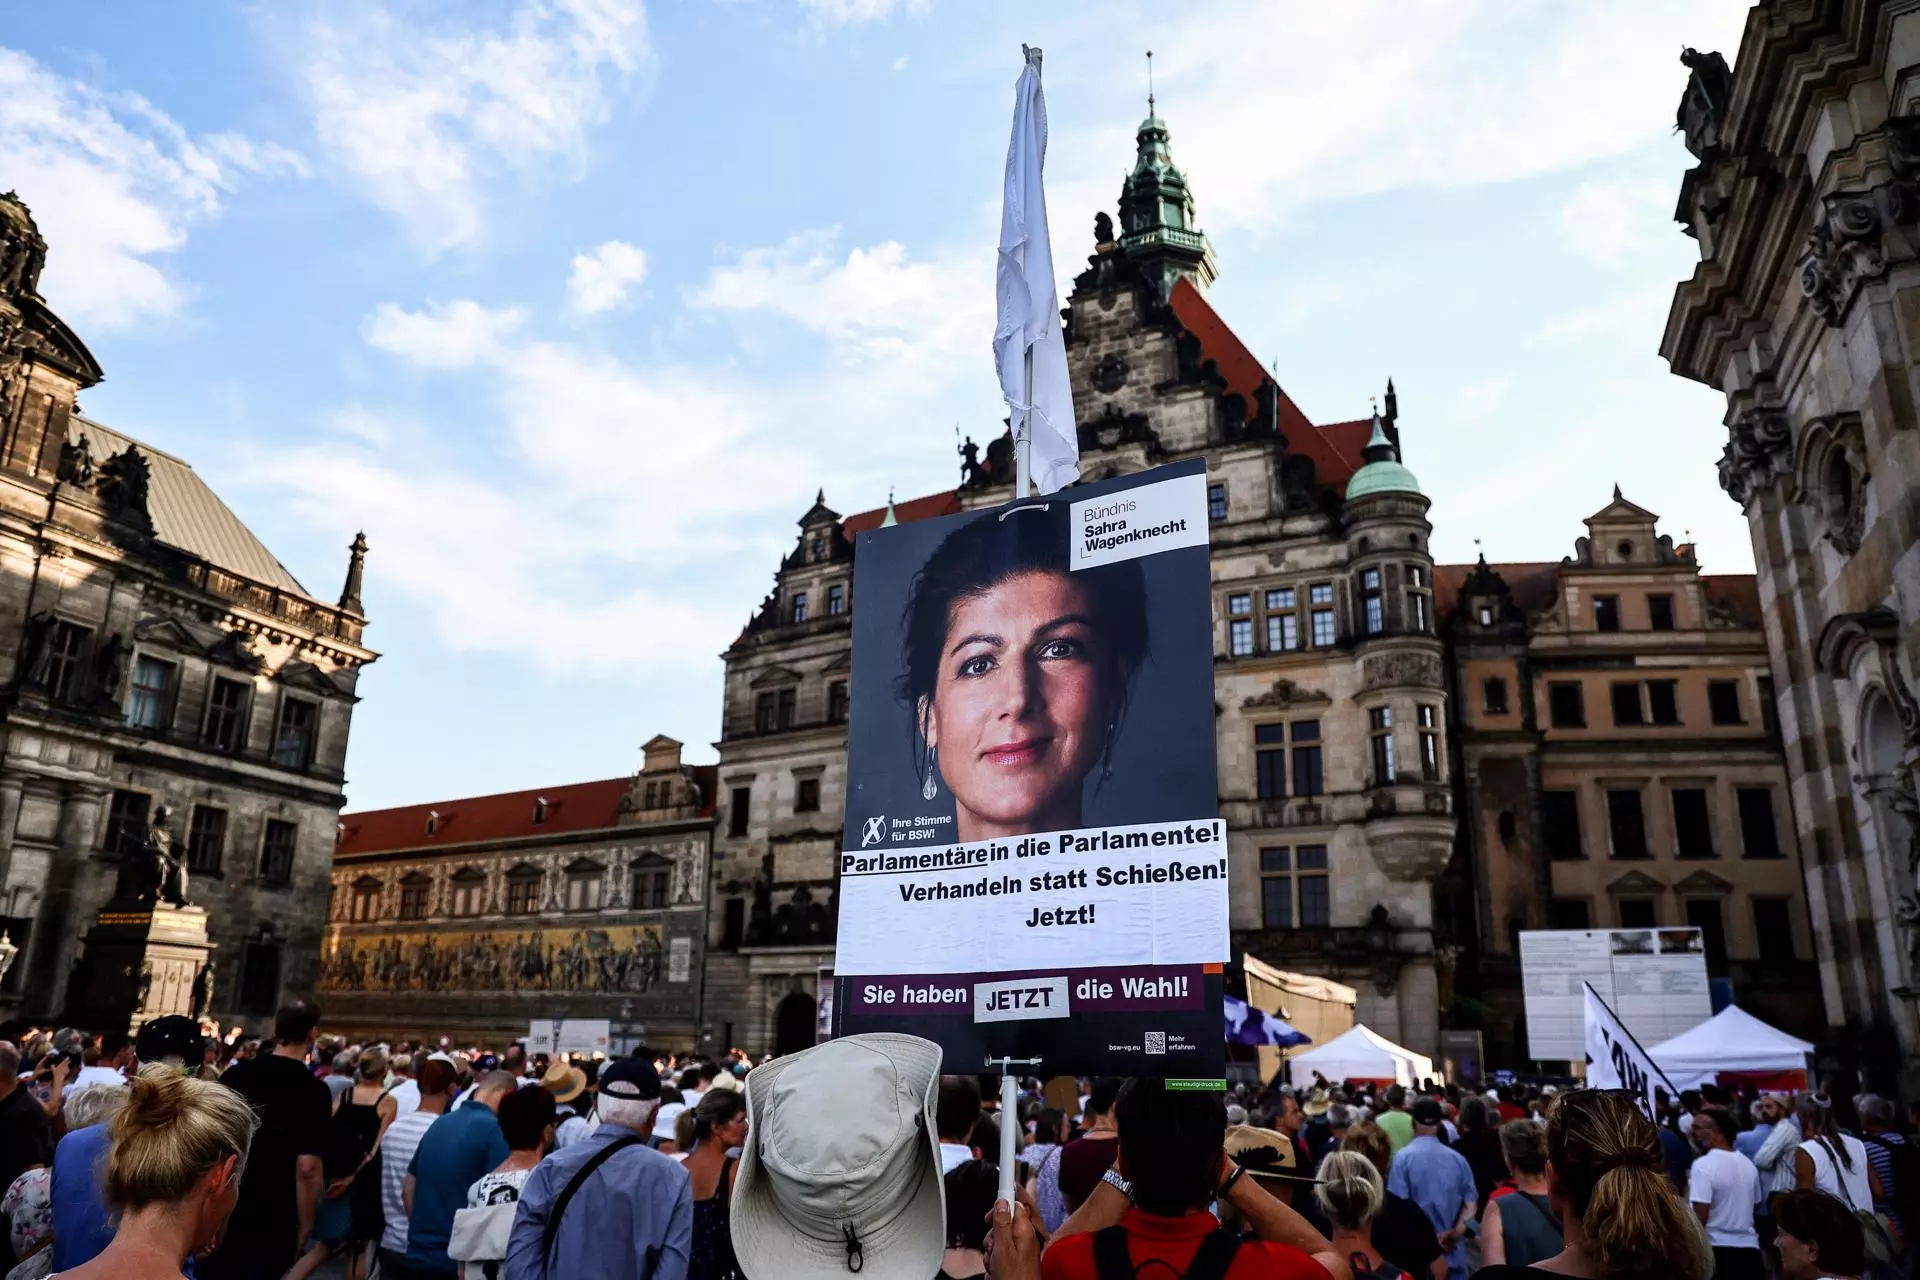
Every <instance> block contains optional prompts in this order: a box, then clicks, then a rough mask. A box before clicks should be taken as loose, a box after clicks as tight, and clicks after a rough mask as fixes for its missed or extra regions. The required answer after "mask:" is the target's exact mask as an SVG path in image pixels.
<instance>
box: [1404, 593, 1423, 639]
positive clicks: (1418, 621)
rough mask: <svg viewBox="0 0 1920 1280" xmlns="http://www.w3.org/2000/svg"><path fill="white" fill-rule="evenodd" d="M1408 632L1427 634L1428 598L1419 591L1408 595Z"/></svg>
mask: <svg viewBox="0 0 1920 1280" xmlns="http://www.w3.org/2000/svg"><path fill="white" fill-rule="evenodd" d="M1407 630H1409V631H1415V632H1418V633H1420V634H1421V635H1425V634H1426V632H1427V598H1426V596H1424V595H1422V594H1421V593H1420V592H1418V591H1412V592H1409V593H1408V594H1407Z"/></svg>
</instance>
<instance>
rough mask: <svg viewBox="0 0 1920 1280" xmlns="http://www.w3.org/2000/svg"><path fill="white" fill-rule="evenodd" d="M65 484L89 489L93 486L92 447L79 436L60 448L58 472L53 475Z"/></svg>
mask: <svg viewBox="0 0 1920 1280" xmlns="http://www.w3.org/2000/svg"><path fill="white" fill-rule="evenodd" d="M55 474H57V475H58V476H59V477H60V479H61V480H62V481H64V482H66V483H67V484H72V485H78V486H80V487H81V488H83V489H85V488H89V487H91V486H92V484H93V446H92V445H90V444H88V443H87V438H86V437H85V436H81V437H80V439H79V440H77V441H69V442H68V443H66V444H63V445H61V446H60V464H59V470H58V471H57V472H56V473H55Z"/></svg>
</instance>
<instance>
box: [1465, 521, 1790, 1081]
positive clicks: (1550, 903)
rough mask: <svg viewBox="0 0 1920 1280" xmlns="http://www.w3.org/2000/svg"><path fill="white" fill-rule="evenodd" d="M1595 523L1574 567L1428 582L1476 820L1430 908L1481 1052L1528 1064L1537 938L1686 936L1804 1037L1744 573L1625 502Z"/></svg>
mask: <svg viewBox="0 0 1920 1280" xmlns="http://www.w3.org/2000/svg"><path fill="white" fill-rule="evenodd" d="M1586 526H1587V534H1586V536H1585V537H1582V538H1580V539H1578V540H1577V541H1576V542H1575V544H1574V552H1573V554H1572V555H1570V556H1568V557H1566V558H1565V559H1563V560H1559V561H1549V562H1544V563H1533V564H1498V565H1490V564H1488V563H1487V562H1486V561H1485V560H1484V559H1483V560H1481V561H1480V563H1479V564H1477V565H1441V566H1439V567H1438V568H1437V569H1436V570H1435V573H1434V576H1435V583H1436V592H1437V595H1438V600H1437V605H1436V607H1437V609H1438V611H1439V615H1440V618H1441V620H1442V622H1441V625H1442V630H1443V632H1444V634H1445V635H1446V638H1447V646H1448V657H1449V663H1448V667H1449V676H1450V684H1451V688H1452V693H1453V698H1452V705H1453V708H1454V716H1455V723H1454V726H1453V738H1454V742H1455V751H1456V754H1457V770H1456V773H1455V782H1456V787H1457V791H1458V794H1459V795H1460V797H1461V813H1462V814H1463V815H1464V816H1463V820H1462V822H1461V831H1460V844H1459V852H1458V855H1457V857H1456V861H1455V863H1454V865H1453V867H1452V868H1451V869H1450V872H1449V875H1448V876H1447V877H1446V879H1445V880H1443V881H1442V885H1441V888H1440V892H1439V897H1438V902H1437V905H1436V908H1435V909H1436V912H1437V913H1438V914H1439V916H1440V922H1439V923H1440V927H1441V931H1442V934H1443V936H1444V937H1445V938H1446V939H1447V940H1448V941H1450V942H1452V943H1453V944H1454V945H1457V946H1460V947H1461V948H1462V951H1461V955H1460V964H1459V966H1458V985H1459V990H1460V991H1461V992H1462V993H1463V994H1465V995H1469V996H1472V997H1473V998H1474V999H1477V1000H1479V1001H1481V1002H1482V1003H1483V1004H1484V1005H1485V1006H1486V1012H1485V1013H1484V1014H1483V1015H1482V1017H1481V1021H1482V1022H1483V1023H1484V1035H1485V1038H1486V1051H1487V1056H1488V1060H1489V1061H1493V1062H1503V1063H1517V1062H1522V1061H1524V1060H1526V1058H1527V1057H1528V1053H1527V1035H1526V1023H1525V1010H1524V1002H1523V1000H1522V995H1521V984H1520V970H1519V944H1518V935H1519V933H1520V932H1521V931H1522V930H1526V929H1588V928H1592V929H1609V928H1633V927H1637V926H1654V925H1675V926H1680V925H1690V926H1694V927H1696V928H1699V929H1700V930H1701V931H1702V934H1703V941H1704V943H1705V949H1706V953H1707V967H1708V972H1709V974H1710V975H1712V976H1716V977H1722V978H1726V979H1727V980H1728V981H1729V983H1730V985H1731V993H1732V995H1733V996H1734V998H1735V999H1736V1000H1737V1001H1738V1003H1739V1004H1740V1006H1741V1007H1742V1008H1744V1009H1746V1010H1747V1011H1749V1012H1751V1013H1753V1014H1755V1015H1756V1016H1758V1017H1761V1018H1763V1019H1765V1020H1767V1021H1769V1022H1771V1023H1774V1024H1775V1025H1778V1026H1781V1027H1784V1028H1787V1029H1789V1030H1792V1031H1794V1032H1796V1033H1798V1034H1802V1035H1805V1036H1808V1037H1809V1038H1813V1037H1815V1036H1816V1034H1817V1033H1818V1032H1819V1031H1820V1029H1821V1025H1822V1023H1823V1021H1824V1020H1823V1018H1822V1016H1821V1010H1820V994H1819V991H1820V988H1819V980H1818V975H1817V972H1816V970H1815V966H1814V963H1813V940H1812V937H1811V934H1810V923H1809V920H1808V916H1807V910H1806V903H1805V901H1804V895H1803V892H1802V887H1801V886H1802V883H1803V879H1802V877H1803V866H1804V864H1803V861H1802V858H1801V847H1800V841H1799V838H1798V834H1797V833H1796V831H1795V829H1794V824H1793V818H1792V813H1791V810H1790V806H1789V804H1788V799H1787V765H1786V758H1785V753H1784V750H1783V746H1782V743H1781V738H1780V730H1779V724H1778V721H1777V719H1776V717H1775V714H1774V703H1775V700H1776V698H1775V690H1774V683H1773V677H1772V673H1771V668H1770V666H1769V664H1768V658H1767V646H1766V635H1765V633H1764V632H1763V631H1762V630H1761V626H1760V608H1759V599H1758V595H1757V592H1756V584H1755V581H1754V578H1753V575H1751V574H1743V575H1707V574H1703V573H1701V572H1700V567H1699V565H1698V564H1697V563H1696V562H1695V560H1694V555H1693V549H1692V548H1691V547H1689V546H1685V545H1683V546H1679V547H1675V546H1674V545H1673V540H1672V539H1671V538H1668V537H1664V536H1659V535H1657V534H1656V530H1655V517H1654V515H1653V514H1652V513H1651V512H1648V511H1646V510H1643V509H1642V508H1640V507H1638V506H1635V505H1634V504H1633V503H1631V502H1629V501H1627V500H1626V499H1625V498H1623V497H1622V496H1621V495H1620V492H1619V490H1618V489H1615V491H1614V498H1613V501H1612V502H1610V503H1608V504H1607V505H1606V506H1605V507H1603V508H1602V509H1601V510H1599V511H1597V512H1595V513H1594V514H1593V515H1592V516H1590V517H1588V518H1587V521H1586ZM1462 1021H1467V1020H1466V1019H1462Z"/></svg>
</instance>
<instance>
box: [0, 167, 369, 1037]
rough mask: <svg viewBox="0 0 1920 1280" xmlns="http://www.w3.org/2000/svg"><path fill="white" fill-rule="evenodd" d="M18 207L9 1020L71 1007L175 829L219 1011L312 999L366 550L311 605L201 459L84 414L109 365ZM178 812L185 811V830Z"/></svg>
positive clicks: (11, 415)
mask: <svg viewBox="0 0 1920 1280" xmlns="http://www.w3.org/2000/svg"><path fill="white" fill-rule="evenodd" d="M46 253H47V243H46V241H45V240H44V239H43V238H42V237H41V235H40V232H39V229H38V227H36V226H35V224H34V221H33V217H32V215H31V214H30V213H29V212H28V210H27V208H26V206H25V205H24V204H22V203H21V202H20V201H19V199H18V198H16V197H15V196H13V195H12V193H8V194H7V195H5V196H0V917H4V920H3V921H0V923H3V924H4V927H5V930H6V933H7V936H8V937H9V938H10V940H11V941H12V943H14V944H15V945H17V946H18V948H19V952H18V954H17V956H16V958H15V959H14V961H13V964H12V965H11V967H10V968H9V969H8V971H7V974H6V979H5V983H4V985H0V1010H4V1014H0V1016H4V1017H5V1018H6V1019H10V1020H22V1019H24V1020H28V1021H34V1022H46V1021H48V1020H50V1019H53V1018H54V1017H56V1016H57V1015H58V1014H59V1013H61V1012H62V1011H63V1010H64V1009H65V1008H67V1005H68V1000H69V996H70V994H71V993H70V992H69V978H70V975H71V974H72V973H73V972H74V970H75V967H76V962H77V960H78V954H77V952H78V939H79V938H80V937H81V935H82V934H83V933H85V932H86V929H87V927H88V925H89V923H90V922H91V921H92V918H93V915H94V913H95V912H96V911H97V910H98V909H99V908H100V906H101V905H102V904H103V903H104V902H105V901H106V900H107V899H108V898H109V896H111V894H112V892H113V889H114V886H115V882H116V880H117V879H118V877H119V875H120V864H121V862H122V859H123V858H124V857H126V856H128V855H130V854H132V853H133V852H134V851H135V850H136V849H137V848H139V847H140V846H141V845H143V844H144V843H145V842H146V841H147V840H148V839H149V838H150V832H151V830H152V828H153V827H154V825H155V824H156V822H159V823H160V824H161V825H163V826H164V827H165V829H166V830H167V832H168V833H169V835H170V837H171V845H172V848H173V849H174V850H175V851H176V852H177V853H179V854H180V855H181V856H182V858H183V860H184V863H185V868H186V872H187V877H188V889H189V893H190V895H191V897H192V899H193V901H194V902H195V904H197V905H199V906H202V907H204V908H205V909H206V911H207V919H208V925H209V930H210V934H211V937H212V940H213V941H214V942H215V944H216V945H217V950H216V951H215V953H214V961H213V974H212V976H213V979H214V981H213V991H212V996H211V1010H212V1012H213V1013H214V1014H215V1015H216V1016H218V1017H220V1018H221V1019H223V1020H228V1019H236V1018H248V1019H257V1018H258V1017H260V1016H261V1015H267V1014H271V1013H272V1011H273V1009H274V1008H275V1006H276V1005H277V1004H279V1003H280V1001H281V998H282V996H283V994H286V993H304V992H309V991H311V990H312V989H313V986H314V980H315V977H316V976H317V975H316V969H315V966H316V964H317V962H318V960H319V951H320V931H321V920H320V919H319V917H318V915H317V913H315V912H313V911H311V910H304V909H302V904H310V903H313V902H317V901H319V900H320V899H321V898H322V897H324V895H325V891H326V885H327V877H328V874H329V870H328V869H329V866H330V865H331V859H332V854H333V843H334V827H335V823H336V821H337V818H338V814H339V811H340V807H341V804H342V802H343V799H344V797H343V795H342V790H341V786H342V783H343V781H344V774H343V766H344V761H345V759H346V752H347V732H348V728H349V726H350V723H351V721H352V716H353V705H354V702H355V701H356V698H355V694H354V688H355V685H356V683H357V682H358V679H359V674H360V669H361V668H362V667H363V666H365V665H366V664H367V663H369V662H372V661H373V660H374V657H375V655H374V653H373V652H372V651H371V650H369V649H368V648H366V646H365V645H364V644H363V643H362V641H361V633H362V631H363V629H364V627H365V625H366V620H365V618H364V617H363V616H362V610H361V603H360V589H361V568H362V558H363V556H364V554H365V551H366V544H365V542H364V540H362V539H358V538H356V539H355V540H354V544H353V547H352V550H351V553H350V559H349V564H348V570H347V578H346V586H345V590H344V591H343V592H342V593H341V596H340V599H339V600H338V602H336V603H329V602H327V601H324V600H321V599H319V598H317V597H315V596H314V595H312V594H310V593H309V592H308V591H307V590H306V589H305V588H304V587H302V586H301V585H300V583H299V582H298V581H296V580H295V579H294V578H293V577H292V575H290V574H289V573H288V572H287V571H286V569H285V568H284V567H282V566H281V564H280V562H279V561H278V560H276V559H275V558H274V556H273V554H272V553H271V552H269V551H268V550H267V548H266V547H264V546H262V545H261V544H260V542H259V541H258V539H256V538H255V537H254V536H253V534H252V533H251V532H250V531H249V530H248V529H247V528H246V526H245V525H243V524H242V523H241V522H240V520H239V519H238V518H237V517H236V516H235V515H234V514H233V512H232V511H230V510H229V509H228V508H227V507H226V506H225V505H224V504H223V503H222V502H221V501H220V499H219V498H218V497H216V496H215V495H214V493H213V491H212V490H211V489H209V488H208V487H207V486H206V484H205V482H203V481H202V480H201V479H200V477H199V476H198V475H196V474H195V473H194V470H193V468H192V467H191V466H189V465H188V464H187V463H186V462H185V461H183V460H181V459H179V458H175V457H172V456H170V455H168V454H166V453H163V452H161V451H160V450H158V449H155V448H153V447H152V446H150V445H147V444H144V443H141V442H140V441H137V440H134V439H132V438H131V437H129V436H126V435H124V434H122V433H120V432H118V431H116V430H113V429H112V428H109V427H107V426H104V425H102V424H100V423H97V422H93V421H90V420H89V419H87V418H85V417H83V416H82V415H81V413H80V408H79V405H78V404H77V403H76V399H75V398H76V396H78V395H79V393H80V392H82V391H84V390H85V389H86V388H88V387H90V386H92V385H94V384H95V383H97V382H99V381H100V379H101V376H102V374H101V370H100V367H99V365H98V364H97V363H96V362H95V360H94V358H93V356H92V354H91V353H89V352H88V350H87V348H86V346H85V345H84V344H83V343H82V342H81V340H80V338H79V336H78V335H76V334H75V333H74V332H73V331H72V330H71V329H69V328H68V327H67V326H66V325H65V324H64V323H62V322H61V320H60V319H59V317H57V316H56V315H54V313H53V312H52V311H51V310H49V309H48V307H47V304H46V302H45V300H44V299H43V298H41V296H40V294H39V292H38V289H37V285H38V281H39V277H40V269H41V266H42V264H43V263H44V261H45V258H46ZM163 815H164V816H163Z"/></svg>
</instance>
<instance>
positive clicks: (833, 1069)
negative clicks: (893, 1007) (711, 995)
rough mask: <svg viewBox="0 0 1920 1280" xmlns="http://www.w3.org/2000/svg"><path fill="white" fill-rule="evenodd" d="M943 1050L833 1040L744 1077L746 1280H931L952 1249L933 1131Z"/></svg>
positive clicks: (735, 1210) (892, 1040)
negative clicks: (855, 1279) (854, 1279)
mask: <svg viewBox="0 0 1920 1280" xmlns="http://www.w3.org/2000/svg"><path fill="white" fill-rule="evenodd" d="M939 1092H940V1046H939V1045H937V1044H934V1043H933V1042H932V1041H930V1040H922V1039H921V1038H920V1037H918V1036H908V1035H894V1034H886V1033H875V1034H870V1035H859V1036H847V1037H846V1038H844V1039H840V1040H829V1041H827V1042H826V1043H825V1044H821V1045H816V1046H814V1047H813V1048H811V1049H808V1050H806V1051H805V1052H803V1053H796V1054H794V1055H792V1056H791V1057H785V1058H776V1059H775V1060H774V1061H772V1062H769V1063H767V1064H766V1065H765V1066H763V1067H760V1068H758V1069H757V1070H755V1071H753V1072H752V1073H751V1074H749V1075H748V1076H747V1123H748V1129H747V1146H746V1150H745V1151H744V1152H743V1153H742V1154H741V1158H740V1172H739V1174H738V1175H737V1179H736V1182H735V1185H734V1190H733V1204H732V1209H731V1216H732V1228H733V1247H734V1253H735V1254H736V1255H737V1256H738V1258H739V1260H740V1269H741V1270H742V1271H744V1272H745V1273H746V1274H748V1275H750V1276H774V1275H777V1276H780V1277H781V1280H846V1278H847V1277H848V1276H850V1275H852V1274H854V1273H856V1272H857V1273H858V1274H859V1278H860V1280H927V1277H929V1276H931V1275H933V1274H935V1273H936V1272H938V1271H939V1270H940V1263H941V1260H942V1258H943V1257H944V1256H945V1250H946V1239H947V1207H946V1196H945V1191H944V1186H943V1183H942V1180H941V1168H940V1139H939V1136H938V1132H937V1129H936V1126H935V1124H934V1110H935V1104H936V1102H937V1100H938V1097H939Z"/></svg>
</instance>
